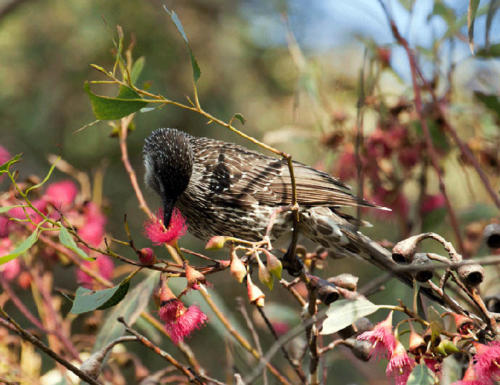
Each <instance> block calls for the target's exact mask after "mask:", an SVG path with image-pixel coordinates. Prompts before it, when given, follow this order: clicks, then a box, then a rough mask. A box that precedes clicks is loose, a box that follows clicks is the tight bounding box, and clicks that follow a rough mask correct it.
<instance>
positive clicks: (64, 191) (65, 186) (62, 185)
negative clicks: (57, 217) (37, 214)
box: [45, 180, 78, 209]
mask: <svg viewBox="0 0 500 385" xmlns="http://www.w3.org/2000/svg"><path fill="white" fill-rule="evenodd" d="M76 194H78V188H77V187H76V184H75V183H74V182H73V181H71V180H63V181H61V182H57V183H52V184H50V185H49V186H48V187H47V190H46V191H45V199H46V200H47V201H49V202H50V203H52V204H53V205H54V206H56V207H57V208H59V209H61V208H65V207H67V206H69V205H71V204H72V203H73V201H74V200H75V197H76Z"/></svg>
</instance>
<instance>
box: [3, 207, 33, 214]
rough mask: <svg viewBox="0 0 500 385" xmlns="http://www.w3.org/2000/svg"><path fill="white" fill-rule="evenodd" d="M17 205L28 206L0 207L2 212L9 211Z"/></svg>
mask: <svg viewBox="0 0 500 385" xmlns="http://www.w3.org/2000/svg"><path fill="white" fill-rule="evenodd" d="M16 207H27V206H25V205H13V206H2V207H0V214H3V213H6V212H7V211H10V210H11V209H15V208H16Z"/></svg>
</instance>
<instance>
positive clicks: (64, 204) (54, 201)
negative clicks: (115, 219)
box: [0, 147, 114, 287]
mask: <svg viewBox="0 0 500 385" xmlns="http://www.w3.org/2000/svg"><path fill="white" fill-rule="evenodd" d="M0 156H1V157H2V159H0V163H3V162H4V161H6V160H8V159H9V158H10V156H9V155H8V152H7V151H6V150H5V149H4V148H3V147H0ZM31 179H32V180H28V181H27V182H25V183H20V184H19V183H18V185H19V187H20V188H22V189H27V188H29V187H31V186H33V185H34V184H35V183H37V181H34V180H33V178H31ZM30 197H31V205H32V206H30V205H29V204H28V203H27V202H25V201H24V200H22V199H20V197H19V195H18V194H17V191H16V190H15V189H14V188H11V190H9V191H8V192H7V193H5V194H3V196H2V201H1V202H0V204H1V205H2V206H15V207H13V208H11V209H10V210H8V211H7V212H6V213H5V214H2V215H0V255H8V253H9V252H10V251H11V250H12V249H14V247H15V244H16V243H18V242H21V241H22V240H23V239H25V238H26V237H27V236H28V234H29V233H30V232H32V231H33V230H34V229H35V228H36V226H37V225H39V224H40V223H41V222H42V221H44V220H50V221H52V222H57V221H62V222H63V223H64V224H69V225H70V226H71V227H72V228H73V229H75V230H76V232H77V234H78V237H79V238H80V239H81V240H82V241H83V242H84V244H85V245H80V246H79V247H80V248H81V249H82V250H83V251H85V252H86V253H87V254H88V255H89V256H90V257H93V258H94V260H93V261H84V262H82V264H83V265H84V266H85V267H86V268H87V269H90V270H94V271H95V272H96V273H98V274H99V275H100V276H101V277H102V278H104V279H110V278H111V277H112V274H113V268H114V266H113V261H112V260H111V258H110V257H109V256H107V255H104V254H101V253H99V252H96V251H94V250H92V248H100V247H102V246H103V245H104V235H105V225H106V217H105V216H104V215H103V214H102V212H101V210H100V208H99V207H98V206H97V205H96V204H95V203H93V202H88V201H87V202H86V201H84V199H82V197H81V196H80V195H79V190H78V187H77V185H76V184H75V183H74V182H73V181H71V180H63V181H60V182H56V183H51V184H49V185H47V187H46V188H45V189H44V190H43V191H42V190H41V189H34V190H33V191H32V192H31V194H30ZM33 197H34V198H33ZM63 217H64V220H62V218H63ZM44 226H45V227H50V226H51V225H50V223H49V222H47V223H46V224H45V225H44ZM57 235H58V233H57V232H56V231H47V232H44V234H43V236H41V237H43V238H47V239H49V241H50V238H54V237H57ZM67 252H68V253H72V251H70V250H67ZM39 255H40V256H42V257H44V259H45V260H46V262H47V263H53V262H54V261H56V260H58V258H61V259H62V260H63V261H64V260H65V259H64V257H63V256H62V255H60V254H59V253H58V251H57V250H56V249H54V248H51V247H44V248H42V249H41V250H40V251H39ZM1 269H2V274H3V276H4V277H5V278H6V279H7V280H13V279H15V278H17V279H18V283H19V284H20V285H21V286H22V287H27V285H29V283H30V281H29V279H27V277H29V273H28V272H27V270H26V269H24V268H23V264H22V263H21V260H20V259H19V258H16V259H13V260H11V261H10V262H8V263H5V264H3V265H2V266H1ZM76 275H77V280H78V281H79V283H81V284H82V285H84V286H86V287H92V286H93V285H94V281H93V279H92V278H91V277H90V276H89V275H88V274H86V273H85V272H83V271H82V270H80V269H78V270H77V272H76Z"/></svg>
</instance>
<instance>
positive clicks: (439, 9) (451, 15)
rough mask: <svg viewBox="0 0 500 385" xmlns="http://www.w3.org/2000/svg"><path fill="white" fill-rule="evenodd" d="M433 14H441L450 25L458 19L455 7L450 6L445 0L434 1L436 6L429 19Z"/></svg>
mask: <svg viewBox="0 0 500 385" xmlns="http://www.w3.org/2000/svg"><path fill="white" fill-rule="evenodd" d="M432 16H441V17H442V18H443V19H444V21H445V22H446V24H448V26H451V25H452V24H453V23H454V21H455V20H456V15H455V11H454V10H453V8H450V7H448V6H447V5H446V4H445V3H444V1H442V0H437V1H435V2H434V8H433V9H432V12H431V13H430V14H429V17H428V19H430V18H431V17H432Z"/></svg>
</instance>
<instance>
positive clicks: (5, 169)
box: [0, 154, 22, 174]
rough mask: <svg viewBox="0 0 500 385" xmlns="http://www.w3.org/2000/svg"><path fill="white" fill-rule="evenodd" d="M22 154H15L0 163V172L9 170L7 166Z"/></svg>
mask: <svg viewBox="0 0 500 385" xmlns="http://www.w3.org/2000/svg"><path fill="white" fill-rule="evenodd" d="M21 156H22V154H17V155H15V156H14V157H13V158H11V159H9V160H8V161H7V162H5V163H4V164H2V165H1V166H0V174H3V173H4V172H7V171H9V167H10V166H12V165H13V164H14V163H17V162H19V160H20V159H21Z"/></svg>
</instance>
